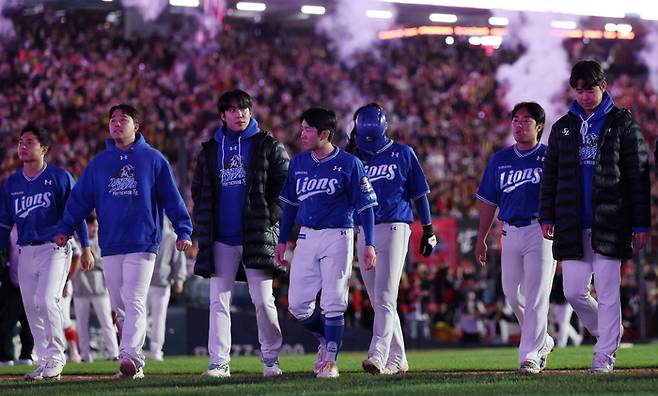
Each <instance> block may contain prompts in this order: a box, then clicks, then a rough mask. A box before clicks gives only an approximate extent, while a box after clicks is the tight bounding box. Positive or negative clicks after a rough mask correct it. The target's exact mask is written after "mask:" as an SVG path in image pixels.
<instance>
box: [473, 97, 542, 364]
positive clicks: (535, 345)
mask: <svg viewBox="0 0 658 396" xmlns="http://www.w3.org/2000/svg"><path fill="white" fill-rule="evenodd" d="M544 120H545V115H544V109H542V107H541V106H540V105H538V104H537V103H534V102H521V103H518V104H517V105H516V106H514V109H513V110H512V135H513V136H514V140H515V141H516V143H515V144H514V145H512V146H511V147H508V148H506V149H503V150H501V151H499V152H497V153H495V154H494V155H493V156H492V158H491V159H490V160H489V163H488V164H487V167H486V169H485V170H484V175H483V176H482V181H481V182H480V186H479V188H478V191H477V198H478V199H479V200H480V201H481V202H480V227H479V229H478V236H477V242H476V248H475V259H476V261H477V262H479V263H480V264H481V265H483V266H484V265H485V264H486V260H487V235H488V234H489V230H490V228H491V225H492V223H493V220H494V215H495V213H496V209H498V219H499V220H500V221H502V222H503V236H502V257H501V261H502V268H501V271H502V283H503V293H505V297H507V300H508V301H509V303H510V305H511V306H512V310H513V311H514V315H515V316H516V319H517V320H518V321H519V326H520V327H521V343H520V345H519V364H520V365H519V370H518V371H519V373H523V374H538V373H540V372H541V371H542V370H544V368H545V367H546V359H547V357H548V354H549V353H550V352H551V351H552V350H553V347H554V346H555V342H554V340H553V338H552V337H551V336H549V335H548V333H547V327H548V307H549V296H550V294H551V286H552V284H553V275H554V274H555V262H554V261H553V258H552V257H551V242H550V241H549V240H547V239H544V238H543V237H542V232H541V226H540V225H539V222H538V220H537V218H538V216H539V186H540V183H541V181H542V165H543V160H544V155H545V153H546V146H545V145H543V144H539V138H540V137H541V133H542V130H543V129H544Z"/></svg>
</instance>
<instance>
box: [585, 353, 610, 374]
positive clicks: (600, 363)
mask: <svg viewBox="0 0 658 396" xmlns="http://www.w3.org/2000/svg"><path fill="white" fill-rule="evenodd" d="M614 366H615V358H614V357H613V356H608V355H606V354H605V353H600V352H597V353H594V356H593V357H592V368H591V369H590V371H591V372H592V373H598V374H607V373H612V370H613V369H614Z"/></svg>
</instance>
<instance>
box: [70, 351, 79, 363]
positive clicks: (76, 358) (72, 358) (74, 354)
mask: <svg viewBox="0 0 658 396" xmlns="http://www.w3.org/2000/svg"><path fill="white" fill-rule="evenodd" d="M68 361H69V362H71V363H80V362H82V358H81V357H80V354H79V353H78V351H76V350H75V349H72V350H70V351H69V360H68Z"/></svg>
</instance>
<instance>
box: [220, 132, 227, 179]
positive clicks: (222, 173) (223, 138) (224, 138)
mask: <svg viewBox="0 0 658 396" xmlns="http://www.w3.org/2000/svg"><path fill="white" fill-rule="evenodd" d="M225 140H226V136H222V171H221V173H220V178H221V182H222V185H223V184H224V141H225Z"/></svg>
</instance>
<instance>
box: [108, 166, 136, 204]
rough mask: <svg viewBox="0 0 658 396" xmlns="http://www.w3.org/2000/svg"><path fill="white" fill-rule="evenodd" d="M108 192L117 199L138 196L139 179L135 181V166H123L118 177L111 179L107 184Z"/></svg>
mask: <svg viewBox="0 0 658 396" xmlns="http://www.w3.org/2000/svg"><path fill="white" fill-rule="evenodd" d="M107 188H108V192H109V193H110V194H112V195H113V196H115V197H123V196H131V195H133V196H137V195H139V190H138V189H137V179H135V167H134V166H133V165H130V164H128V165H123V166H122V167H121V168H120V169H119V171H118V172H117V173H116V175H115V176H114V177H112V178H110V182H109V183H108V184H107Z"/></svg>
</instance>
